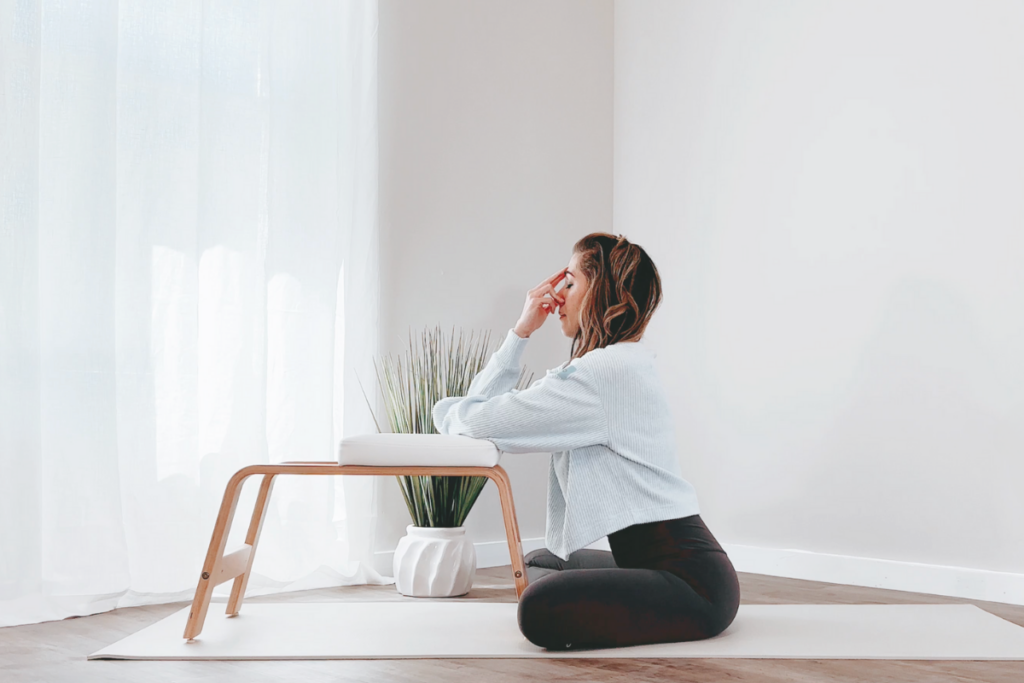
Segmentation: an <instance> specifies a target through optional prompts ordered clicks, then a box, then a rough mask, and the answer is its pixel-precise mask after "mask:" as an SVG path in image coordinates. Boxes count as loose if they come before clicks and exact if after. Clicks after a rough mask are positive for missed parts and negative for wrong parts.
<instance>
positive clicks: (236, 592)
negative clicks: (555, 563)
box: [184, 461, 528, 640]
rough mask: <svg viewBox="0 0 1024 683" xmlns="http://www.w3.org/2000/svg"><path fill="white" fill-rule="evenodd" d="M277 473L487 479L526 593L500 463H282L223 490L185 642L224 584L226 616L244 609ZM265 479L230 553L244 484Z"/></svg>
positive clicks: (254, 468) (252, 469)
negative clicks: (227, 549)
mask: <svg viewBox="0 0 1024 683" xmlns="http://www.w3.org/2000/svg"><path fill="white" fill-rule="evenodd" d="M279 474H299V475H339V474H344V475H378V476H401V475H410V476H414V477H417V476H443V477H487V478H488V479H490V480H492V481H493V482H494V483H495V485H496V486H497V487H498V496H499V497H500V499H501V513H502V516H503V517H504V518H505V535H506V536H507V537H508V550H509V555H510V556H511V557H512V573H513V575H514V577H515V582H516V599H519V598H520V597H521V596H522V595H523V591H524V590H526V586H527V583H528V582H527V578H526V565H525V563H524V560H523V543H522V540H521V539H520V538H519V524H518V522H517V521H516V507H515V503H514V502H513V501H512V483H511V481H510V480H509V478H508V473H506V472H505V470H504V468H502V467H501V466H500V465H495V466H494V467H374V466H367V465H339V464H338V463H336V462H332V461H325V462H319V461H318V462H283V463H278V464H273V465H249V466H248V467H243V468H242V469H240V470H238V471H237V472H235V474H234V475H232V477H231V479H229V480H228V484H227V487H226V488H225V489H224V498H223V499H222V501H221V505H220V511H219V512H218V513H217V521H216V522H215V523H214V526H213V536H212V538H211V539H210V547H209V550H207V552H206V560H205V561H204V562H203V571H202V574H200V577H199V585H198V586H196V594H195V597H194V598H193V599H192V609H191V610H189V614H188V623H186V625H185V636H184V637H185V638H187V639H188V640H192V639H193V638H195V637H196V636H198V635H199V634H200V632H201V631H202V630H203V623H204V622H205V621H206V612H207V610H208V609H209V607H210V599H211V598H212V597H213V588H214V586H218V585H220V584H222V583H224V582H225V581H230V580H231V579H234V580H235V582H234V584H233V585H232V586H231V597H230V598H228V606H227V610H226V614H227V615H229V616H235V615H236V614H238V611H239V610H240V609H241V607H242V600H243V599H244V598H245V587H246V585H247V584H248V583H249V573H250V571H251V570H252V561H253V558H254V557H255V555H256V545H257V543H258V542H259V538H260V531H261V530H262V529H263V518H264V516H265V515H266V510H267V501H268V500H270V493H271V490H272V489H273V487H274V478H275V477H276V476H277V475H279ZM255 475H262V476H263V480H262V481H261V482H260V490H259V493H258V494H257V496H256V504H255V506H254V507H253V511H252V518H251V519H250V520H249V530H248V532H247V533H246V535H245V544H244V545H243V546H242V547H241V548H240V549H239V550H236V551H234V552H232V553H229V554H227V555H225V554H224V546H225V544H226V543H227V539H228V532H229V531H230V530H231V521H232V520H233V519H234V517H235V508H236V507H237V506H238V497H239V494H240V493H241V491H242V484H244V483H245V480H246V479H248V478H249V477H252V476H255Z"/></svg>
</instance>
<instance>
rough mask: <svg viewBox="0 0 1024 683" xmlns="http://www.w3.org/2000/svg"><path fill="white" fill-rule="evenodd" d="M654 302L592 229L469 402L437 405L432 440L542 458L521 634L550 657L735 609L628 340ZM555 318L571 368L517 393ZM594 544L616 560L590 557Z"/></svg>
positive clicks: (694, 631)
mask: <svg viewBox="0 0 1024 683" xmlns="http://www.w3.org/2000/svg"><path fill="white" fill-rule="evenodd" d="M563 280H564V281H565V285H564V287H563V288H562V289H560V290H556V289H555V287H556V285H558V284H559V283H560V282H562V281H563ZM660 302H661V280H660V278H659V277H658V271H657V269H656V268H655V266H654V263H653V262H652V261H651V259H650V257H649V256H648V255H647V253H646V252H645V251H644V250H643V249H642V248H641V247H640V246H639V245H636V244H632V243H630V242H629V241H628V240H627V239H625V238H624V237H622V236H619V237H615V236H613V235H608V234H605V233H593V234H590V235H587V236H586V237H584V238H583V239H581V240H580V241H579V242H577V243H576V245H575V246H574V247H573V253H572V257H571V258H570V260H569V265H568V267H567V268H565V269H563V270H559V271H558V272H557V273H555V274H554V275H552V276H551V277H550V278H548V279H547V280H545V281H544V282H541V283H540V284H539V285H537V287H535V288H534V289H532V290H530V292H529V293H528V295H527V298H526V305H525V306H524V308H523V313H522V315H521V316H520V318H519V321H518V322H517V323H516V325H515V327H513V328H512V329H511V330H509V331H508V335H507V336H506V338H505V340H504V342H503V343H502V345H501V347H500V348H499V349H498V350H497V351H496V352H495V353H494V354H493V355H492V356H491V358H490V360H489V361H488V363H487V366H486V367H485V368H484V369H483V370H481V371H480V372H479V373H478V374H477V375H476V377H474V378H473V382H472V384H471V385H470V388H469V393H468V395H467V396H464V397H449V398H445V399H442V400H440V401H438V402H437V404H436V405H435V406H434V409H433V418H434V424H435V426H436V427H437V430H438V431H439V432H440V433H442V434H463V435H466V436H470V437H474V438H479V439H488V440H489V441H492V442H493V443H494V444H495V445H496V446H497V447H498V448H499V449H501V450H502V451H504V452H506V453H532V452H551V454H552V457H551V465H550V469H549V477H548V497H547V498H548V511H547V528H546V531H545V544H546V545H547V548H545V549H540V550H535V551H533V552H531V553H529V554H528V555H527V556H526V558H525V559H526V564H527V567H528V569H527V576H528V578H529V579H530V584H529V585H528V586H527V587H526V590H525V591H524V592H523V594H522V596H521V597H520V601H519V613H518V614H519V628H520V630H521V631H522V633H523V635H524V636H526V638H527V639H528V640H529V641H530V642H532V643H534V644H535V645H538V646H541V647H544V648H547V649H549V650H553V649H559V650H564V649H569V648H607V647H622V646H628V645H642V644H647V643H665V642H681V641H687V640H701V639H704V638H710V637H713V636H715V635H718V634H719V633H721V632H722V631H724V630H725V629H726V628H727V627H728V626H729V624H731V623H732V620H733V618H734V617H735V616H736V612H737V610H738V609H739V602H740V588H739V581H738V580H737V577H736V572H735V570H734V569H733V566H732V562H731V561H730V560H729V558H728V556H727V555H726V554H725V551H724V550H722V547H721V546H720V545H719V544H718V541H717V540H715V537H714V536H713V535H712V534H711V532H710V531H709V530H708V528H707V526H705V524H704V522H703V521H702V520H701V518H700V514H699V509H698V505H697V496H696V493H695V492H694V489H693V487H692V486H691V485H690V484H689V483H688V482H687V481H686V480H685V479H683V478H682V476H681V473H680V469H679V463H678V460H677V458H676V453H675V443H674V437H673V427H672V415H671V412H670V411H669V407H668V401H667V399H666V396H665V393H664V390H663V388H662V386H661V382H660V379H659V376H658V372H657V369H656V368H655V366H654V363H653V354H652V353H651V352H650V351H649V350H648V349H647V348H646V347H645V346H644V345H643V344H641V343H638V342H640V338H641V336H642V335H643V332H644V329H645V328H646V327H647V323H648V322H649V321H650V319H651V315H652V314H653V313H654V310H655V308H657V306H658V304H659V303H660ZM556 310H557V311H558V314H559V315H558V317H559V320H560V322H561V326H562V333H563V334H565V336H567V337H572V340H573V343H572V350H571V357H570V359H569V361H567V363H565V364H563V365H562V366H560V367H559V368H556V369H553V370H549V371H548V372H547V375H546V376H545V377H544V378H542V379H539V380H537V381H536V382H534V383H533V385H532V386H530V387H529V388H528V389H523V390H521V391H520V390H516V389H513V388H512V387H513V386H514V385H515V384H516V383H517V381H518V379H519V373H520V369H519V358H520V356H521V355H522V353H523V349H524V348H525V346H526V344H527V340H528V339H529V337H530V335H531V334H532V333H533V332H534V331H536V330H537V329H538V328H539V327H540V326H541V325H543V324H544V322H545V320H547V318H548V316H550V315H551V314H552V313H554V312H555V311H556ZM604 536H607V537H608V542H609V544H610V546H611V552H608V551H603V550H592V549H586V548H585V546H587V545H589V544H591V543H593V542H594V541H597V540H599V539H601V538H603V537H604Z"/></svg>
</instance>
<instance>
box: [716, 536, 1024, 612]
mask: <svg viewBox="0 0 1024 683" xmlns="http://www.w3.org/2000/svg"><path fill="white" fill-rule="evenodd" d="M722 548H723V549H724V550H725V552H726V553H727V554H728V555H729V559H731V560H732V564H733V566H734V567H735V568H736V571H739V572H749V573H751V574H765V575H767V576H783V577H786V578H790V579H805V580H808V581H823V582H825V583H840V584H846V585H849V586H867V587H870V588H886V589H889V590H897V591H909V592H911V593H928V594H931V595H945V596H948V597H953V598H967V599H969V600H985V601H988V602H1004V603H1008V604H1011V605H1024V574H1014V573H1010V572H996V571H989V570H986V569H972V568H970V567H948V566H943V565H937V564H921V563H918V562H903V561H896V560H881V559H876V558H871V557H853V556H851V555H830V554H828V553H815V552H809V551H806V550H791V549H781V548H758V547H754V546H749V545H736V544H733V543H723V544H722Z"/></svg>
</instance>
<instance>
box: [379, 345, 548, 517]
mask: <svg viewBox="0 0 1024 683" xmlns="http://www.w3.org/2000/svg"><path fill="white" fill-rule="evenodd" d="M490 339H491V334H490V332H489V331H487V332H484V333H483V334H482V335H480V336H479V337H476V335H475V334H474V333H470V335H469V338H468V339H466V338H465V334H464V333H463V331H462V330H461V329H460V330H459V335H458V338H457V339H456V337H455V328H454V327H453V328H452V333H451V335H450V336H448V337H446V336H445V335H444V334H443V333H442V332H441V328H440V326H437V327H435V328H434V329H425V330H423V332H422V334H421V335H420V339H419V340H418V342H417V341H414V340H413V337H412V330H411V329H410V331H409V348H408V349H407V350H406V352H405V357H404V359H403V358H402V357H401V356H399V357H397V358H396V357H392V356H391V355H389V356H387V357H382V358H380V359H379V360H380V363H379V365H378V361H377V359H374V362H373V367H374V370H375V372H376V375H377V387H378V389H379V390H380V392H381V395H382V396H383V398H384V411H385V413H386V416H387V422H388V425H389V427H390V428H391V432H392V433H394V434H437V430H436V429H434V419H433V415H432V411H433V408H434V405H435V404H436V403H437V402H438V401H440V400H441V399H442V398H447V397H449V396H465V395H466V393H467V392H468V391H469V385H470V383H471V382H472V381H473V378H474V377H475V376H476V374H477V373H478V372H480V371H481V370H482V369H483V368H484V366H486V365H487V361H488V360H489V359H490V357H491V355H492V354H493V353H494V351H496V350H497V347H495V348H494V349H491V348H490ZM532 382H533V373H532V372H531V373H529V375H528V376H527V371H526V368H523V369H522V370H521V371H520V373H519V381H518V382H517V383H516V388H517V389H520V390H521V389H525V388H526V387H528V386H530V384H531V383H532ZM360 387H362V384H360ZM363 397H364V398H366V404H367V406H368V407H370V400H369V398H367V396H366V391H365V390H364V391H363ZM370 413H371V415H372V414H373V408H372V407H370ZM373 421H374V424H375V425H376V427H377V431H378V432H380V431H381V428H380V422H379V421H378V420H377V416H376V415H373ZM395 479H397V480H398V484H399V486H400V487H401V489H402V497H403V498H405V504H406V507H408V508H409V515H410V516H411V517H412V520H413V523H414V524H415V525H416V526H424V527H458V526H462V525H463V523H464V522H465V521H466V517H467V516H468V515H469V511H470V510H471V509H472V508H473V504H474V503H475V502H476V499H477V498H479V497H480V492H481V491H482V490H483V488H484V486H485V485H486V484H487V481H488V479H487V477H440V476H438V477H432V476H422V477H413V476H396V477H395Z"/></svg>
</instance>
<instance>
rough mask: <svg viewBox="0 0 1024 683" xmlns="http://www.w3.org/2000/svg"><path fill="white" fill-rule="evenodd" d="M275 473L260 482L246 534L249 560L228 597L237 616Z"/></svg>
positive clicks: (265, 475) (228, 610)
mask: <svg viewBox="0 0 1024 683" xmlns="http://www.w3.org/2000/svg"><path fill="white" fill-rule="evenodd" d="M275 476H276V475H273V474H264V475H263V481H262V482H261V483H260V492H259V494H257V496H256V505H255V506H254V507H253V509H252V519H251V520H250V521H249V531H248V532H247V533H246V534H245V544H246V545H247V546H249V560H248V562H246V565H245V571H244V572H242V573H241V574H239V575H238V576H236V577H235V582H234V584H232V586H231V597H230V598H228V609H227V612H226V613H227V614H229V615H230V616H235V615H237V614H238V610H239V609H241V608H242V600H243V599H244V598H245V587H246V586H247V585H249V574H250V573H252V561H253V559H254V558H255V557H256V544H257V543H259V540H260V532H261V531H262V530H263V519H264V518H265V517H266V516H267V501H269V500H270V493H271V491H272V490H273V488H274V477H275Z"/></svg>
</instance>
